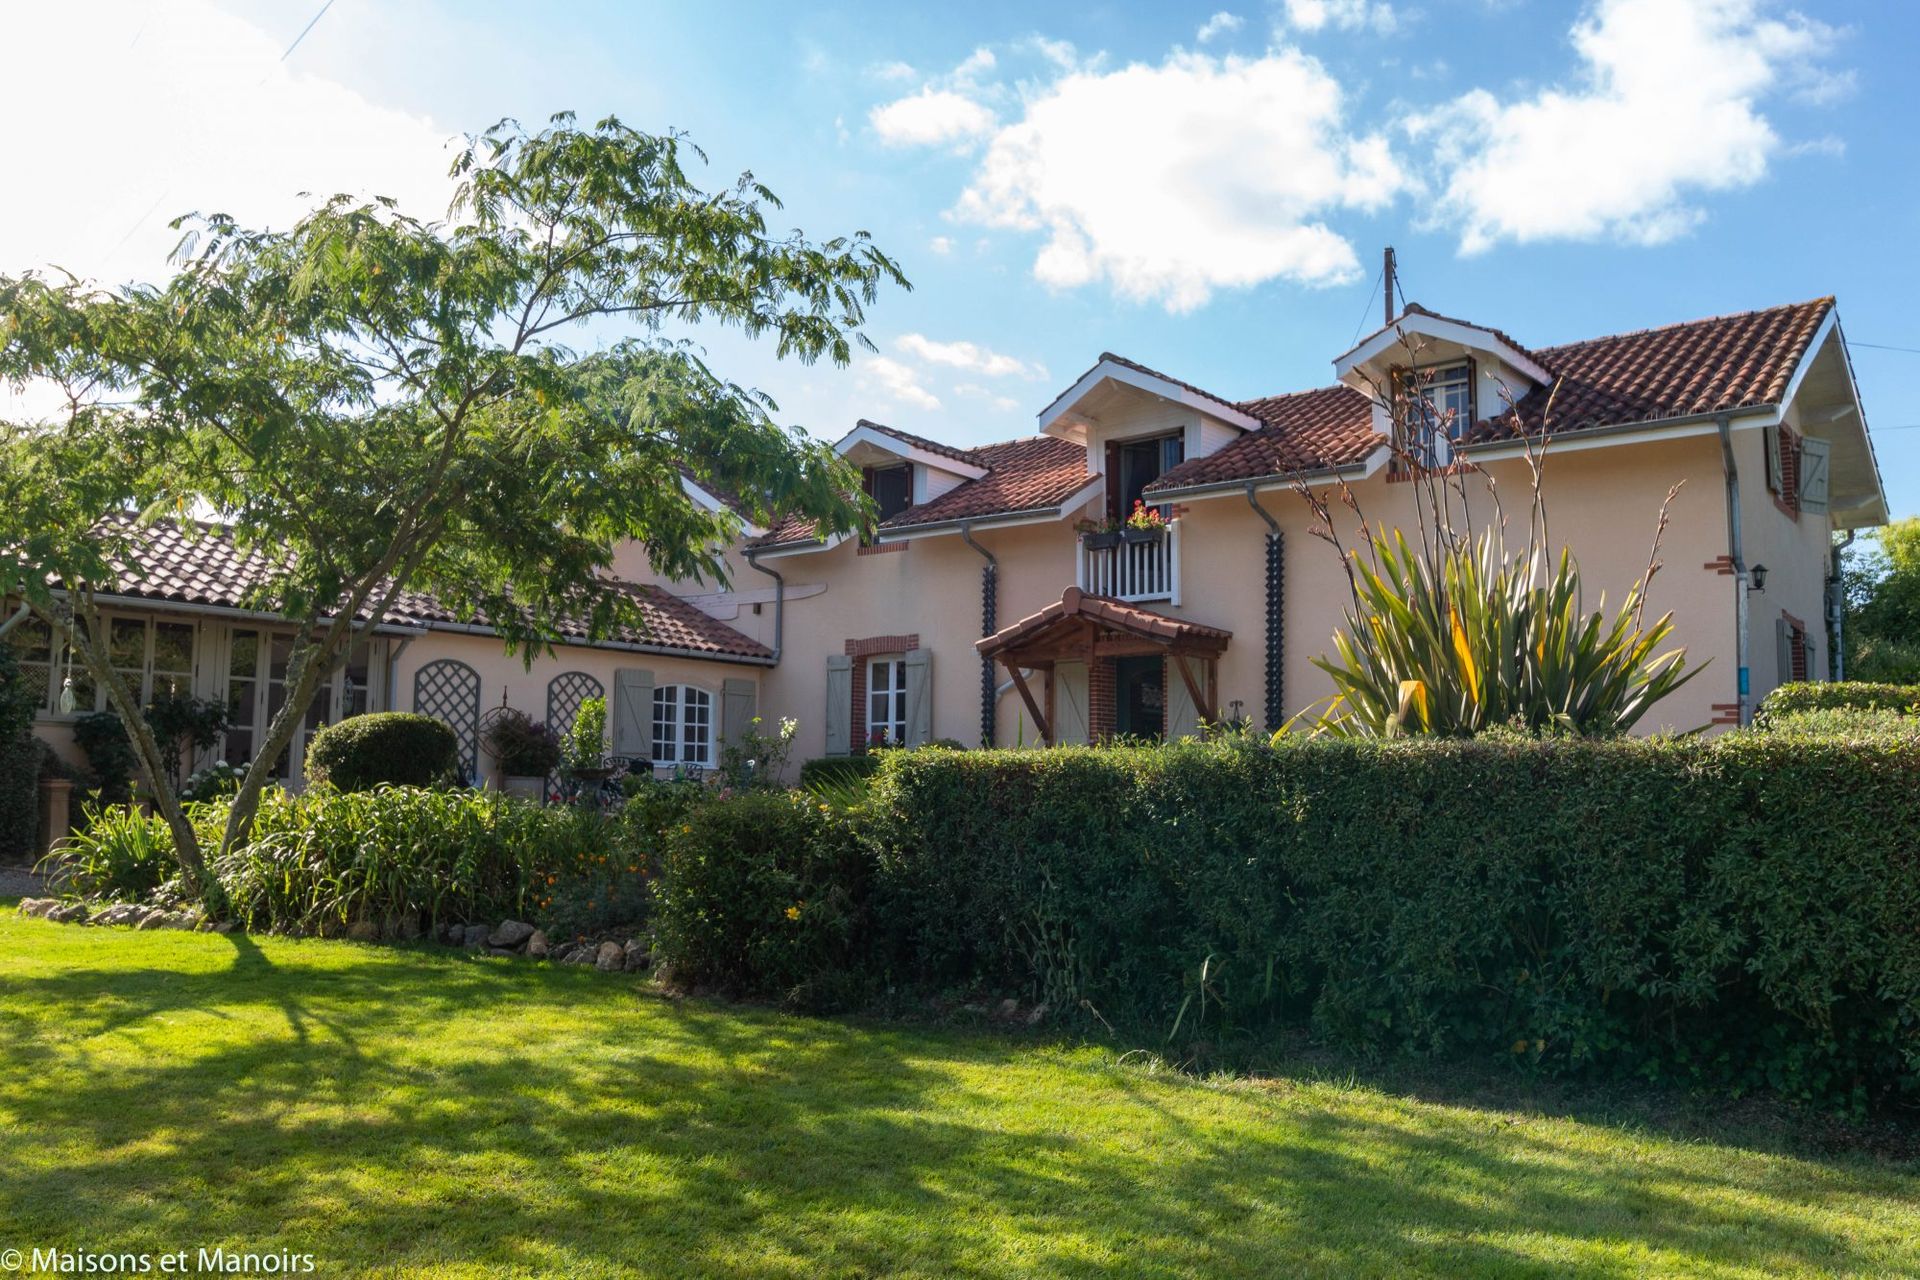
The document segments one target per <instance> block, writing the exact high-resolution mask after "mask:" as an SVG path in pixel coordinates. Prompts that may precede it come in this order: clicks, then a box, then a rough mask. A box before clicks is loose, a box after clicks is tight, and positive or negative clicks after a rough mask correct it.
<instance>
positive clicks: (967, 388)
mask: <svg viewBox="0 0 1920 1280" xmlns="http://www.w3.org/2000/svg"><path fill="white" fill-rule="evenodd" d="M953 394H955V395H957V396H965V397H967V399H969V400H985V401H986V402H987V407H988V408H990V409H992V410H994V411H995V412H996V413H1013V412H1014V411H1016V410H1017V409H1019V408H1020V402H1019V401H1018V400H1015V399H1014V398H1013V397H1012V396H1003V395H1001V394H1000V393H999V392H997V391H994V390H991V389H990V388H987V387H983V386H981V385H980V384H979V383H977V382H962V383H959V384H958V385H956V386H955V387H954V389H953Z"/></svg>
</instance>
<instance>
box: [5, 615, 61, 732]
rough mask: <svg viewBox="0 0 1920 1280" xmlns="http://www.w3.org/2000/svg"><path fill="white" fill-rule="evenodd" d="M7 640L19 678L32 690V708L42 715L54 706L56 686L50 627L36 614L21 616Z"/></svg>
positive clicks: (56, 666)
mask: <svg viewBox="0 0 1920 1280" xmlns="http://www.w3.org/2000/svg"><path fill="white" fill-rule="evenodd" d="M7 644H8V646H9V647H10V648H12V650H13V656H14V659H15V661H17V662H18V663H19V665H20V679H21V681H22V683H24V684H25V685H26V687H27V688H28V689H30V690H32V691H33V693H34V704H33V705H34V710H35V712H37V713H38V714H41V715H45V714H46V713H47V712H49V711H51V710H52V709H53V707H54V706H55V701H54V700H55V698H57V697H58V696H59V689H58V687H57V686H56V685H55V684H54V679H53V673H54V672H55V671H57V670H59V664H57V663H56V662H55V661H54V659H53V652H54V645H53V631H52V629H51V628H49V627H48V626H47V624H46V623H44V622H42V621H40V619H38V618H32V617H29V618H22V619H21V620H20V621H19V622H18V623H16V624H15V625H14V628H13V630H11V631H9V632H7Z"/></svg>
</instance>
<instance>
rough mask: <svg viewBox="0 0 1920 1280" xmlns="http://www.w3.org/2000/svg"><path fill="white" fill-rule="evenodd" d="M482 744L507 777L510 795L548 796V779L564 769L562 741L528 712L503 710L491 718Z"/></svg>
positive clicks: (536, 797)
mask: <svg viewBox="0 0 1920 1280" xmlns="http://www.w3.org/2000/svg"><path fill="white" fill-rule="evenodd" d="M482 741H483V742H484V743H485V745H486V748H487V754H488V755H490V756H492V757H493V758H494V760H495V762H496V763H498V764H499V766H500V772H501V773H502V774H503V775H504V776H505V782H504V783H503V784H502V785H503V787H504V789H505V790H506V792H507V794H509V795H516V796H530V797H532V798H534V799H539V798H541V797H543V796H545V795H546V793H547V775H548V774H550V773H552V772H553V771H554V770H555V769H556V768H558V767H559V765H560V740H559V739H558V738H555V737H554V736H553V730H551V729H549V728H547V726H546V725H544V724H540V723H537V722H536V721H535V720H534V719H533V717H531V716H529V715H528V714H527V713H526V712H524V711H520V710H518V709H516V708H513V707H502V708H500V709H499V710H498V711H496V712H495V713H494V714H493V715H492V716H491V717H490V718H489V723H488V724H487V728H486V732H485V733H484V735H483V736H482Z"/></svg>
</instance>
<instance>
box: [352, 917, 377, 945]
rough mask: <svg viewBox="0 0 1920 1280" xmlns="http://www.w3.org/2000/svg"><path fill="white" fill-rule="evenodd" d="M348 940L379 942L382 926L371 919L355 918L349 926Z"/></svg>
mask: <svg viewBox="0 0 1920 1280" xmlns="http://www.w3.org/2000/svg"><path fill="white" fill-rule="evenodd" d="M347 940H348V941H349V942H378V941H380V926H379V925H377V924H375V923H374V922H373V921H371V920H355V921H354V922H353V923H352V924H350V925H348V926H347Z"/></svg>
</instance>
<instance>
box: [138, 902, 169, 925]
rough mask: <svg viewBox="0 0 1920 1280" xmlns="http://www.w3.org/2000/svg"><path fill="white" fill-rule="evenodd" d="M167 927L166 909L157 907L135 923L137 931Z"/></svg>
mask: <svg viewBox="0 0 1920 1280" xmlns="http://www.w3.org/2000/svg"><path fill="white" fill-rule="evenodd" d="M166 926H167V913H166V911H165V909H164V908H161V907H155V908H153V909H152V910H151V911H148V912H147V913H146V914H145V915H143V916H141V917H140V918H139V920H137V921H135V923H134V926H133V927H134V928H136V929H164V928H166Z"/></svg>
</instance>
